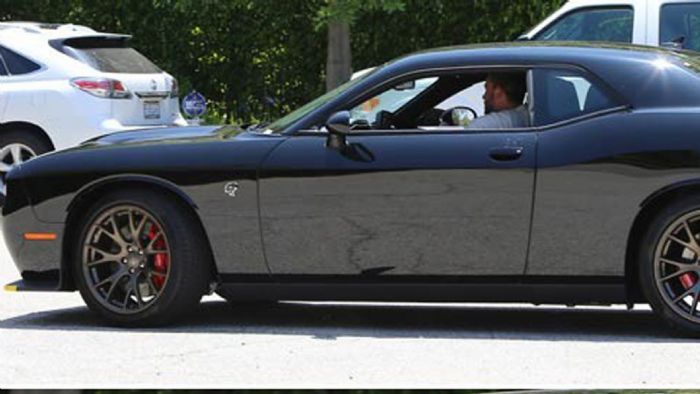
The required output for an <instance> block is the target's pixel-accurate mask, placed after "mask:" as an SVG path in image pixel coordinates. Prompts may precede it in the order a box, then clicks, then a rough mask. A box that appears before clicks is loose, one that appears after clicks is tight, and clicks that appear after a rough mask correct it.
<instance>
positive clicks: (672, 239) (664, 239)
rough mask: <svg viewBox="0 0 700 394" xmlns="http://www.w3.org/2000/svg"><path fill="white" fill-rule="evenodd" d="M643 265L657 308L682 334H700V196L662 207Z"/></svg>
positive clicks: (644, 247) (647, 239)
mask: <svg viewBox="0 0 700 394" xmlns="http://www.w3.org/2000/svg"><path fill="white" fill-rule="evenodd" d="M640 264H641V266H640V269H639V274H640V281H641V285H642V289H643V291H644V294H645V295H646V297H647V300H648V301H649V303H650V304H651V306H652V308H653V309H654V311H655V312H656V313H657V314H658V315H660V316H661V317H662V318H663V319H664V321H666V323H668V324H669V325H670V326H671V327H672V328H674V329H676V330H677V331H679V332H680V333H682V334H685V335H692V336H700V308H699V306H700V305H699V304H698V301H699V300H700V196H689V197H685V198H682V199H678V200H675V201H673V202H672V203H670V204H668V205H667V206H666V207H664V208H663V209H661V211H660V212H659V213H658V215H656V217H655V219H653V220H652V222H651V224H650V226H649V229H648V231H647V233H646V236H645V238H644V239H643V242H642V244H641V254H640Z"/></svg>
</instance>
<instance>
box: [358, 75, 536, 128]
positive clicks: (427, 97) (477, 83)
mask: <svg viewBox="0 0 700 394" xmlns="http://www.w3.org/2000/svg"><path fill="white" fill-rule="evenodd" d="M521 74H522V78H523V80H525V79H526V76H527V73H526V72H524V71H523V72H522V73H521ZM487 76H488V74H487V73H485V72H479V73H462V74H446V75H440V76H434V77H431V78H422V79H418V80H412V81H404V82H401V83H399V84H397V85H395V86H394V87H392V88H391V89H389V90H387V91H384V92H382V93H381V94H379V95H375V96H373V97H372V98H371V99H369V100H366V101H364V102H363V103H362V104H360V105H358V106H356V107H354V108H353V109H352V110H351V113H352V117H351V118H352V119H351V126H352V129H353V130H412V129H413V130H415V129H421V130H433V129H435V128H440V129H445V130H449V129H455V130H464V129H465V127H466V126H468V124H469V122H470V121H472V120H474V119H475V118H477V117H479V116H483V115H484V109H483V98H482V96H483V92H484V84H485V81H486V78H487ZM426 82H429V84H428V86H427V87H426V86H424V85H426ZM421 85H423V86H421ZM390 90H394V91H398V92H401V93H402V95H403V97H401V98H397V97H392V99H393V100H389V101H392V102H382V100H384V101H387V100H385V99H386V98H387V97H386V96H387V92H389V91H390ZM526 100H527V98H526ZM396 101H399V102H401V101H405V102H403V103H401V105H400V106H399V107H398V108H396V109H394V108H392V107H393V106H395V102H396ZM392 104H394V105H392ZM392 109H393V110H392Z"/></svg>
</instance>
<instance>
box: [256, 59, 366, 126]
mask: <svg viewBox="0 0 700 394" xmlns="http://www.w3.org/2000/svg"><path fill="white" fill-rule="evenodd" d="M371 74H373V72H369V73H367V74H365V75H362V76H360V77H358V78H355V79H351V80H349V81H348V82H345V83H344V84H342V85H340V86H338V87H337V88H335V89H333V90H331V91H330V92H328V93H326V94H324V95H323V96H321V97H318V98H317V99H315V100H313V101H311V102H309V103H307V104H306V105H304V106H302V107H301V108H299V109H297V110H295V111H293V112H291V113H290V114H288V115H286V116H284V117H282V118H280V119H278V120H276V121H275V122H273V123H271V124H270V125H269V126H267V129H266V131H265V132H267V133H279V132H281V131H283V130H285V129H286V128H287V127H289V126H290V125H292V124H293V123H295V122H296V121H298V120H299V119H301V118H303V117H304V116H306V115H308V114H310V113H311V112H313V111H315V110H316V109H318V108H320V107H322V106H323V105H325V104H326V103H328V102H329V101H331V100H333V99H334V98H336V97H338V96H339V95H341V94H342V93H344V92H345V91H346V90H348V89H350V88H351V87H353V86H355V85H357V84H358V83H359V82H360V81H363V80H364V79H365V78H367V77H368V76H369V75H371Z"/></svg>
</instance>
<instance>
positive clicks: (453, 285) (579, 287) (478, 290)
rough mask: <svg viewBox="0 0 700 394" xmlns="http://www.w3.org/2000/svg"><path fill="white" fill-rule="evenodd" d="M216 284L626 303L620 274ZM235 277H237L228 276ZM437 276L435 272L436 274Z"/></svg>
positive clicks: (278, 296)
mask: <svg viewBox="0 0 700 394" xmlns="http://www.w3.org/2000/svg"><path fill="white" fill-rule="evenodd" d="M223 279H224V282H223V283H221V284H220V287H222V288H226V289H227V290H228V291H230V292H231V293H232V294H235V295H237V296H239V297H240V299H241V300H298V301H397V302H401V301H403V302H527V303H535V304H540V303H541V304H548V303H551V304H618V303H621V304H623V303H627V301H628V300H627V297H626V292H625V283H624V280H623V279H622V278H605V279H604V280H595V281H590V282H581V281H568V282H567V281H564V282H563V283H562V282H554V283H553V282H550V281H543V279H544V278H538V279H537V281H536V283H529V282H528V281H520V282H503V281H501V282H496V281H493V280H491V279H490V280H488V282H483V281H479V280H478V279H477V280H475V279H474V278H470V279H469V280H466V281H439V280H435V281H424V282H423V281H422V282H412V281H407V280H406V279H405V278H401V280H399V281H394V280H386V281H376V280H373V281H361V280H360V281H358V280H357V279H355V280H354V281H353V280H338V278H328V279H327V280H320V279H321V278H314V279H316V280H309V279H310V278H299V279H300V280H298V281H294V280H289V279H291V278H284V279H285V280H284V281H280V280H277V281H274V282H272V281H264V280H263V281H242V280H241V278H234V277H230V276H228V275H227V276H225V277H224V278H223ZM232 279H238V280H232ZM436 279H437V278H436Z"/></svg>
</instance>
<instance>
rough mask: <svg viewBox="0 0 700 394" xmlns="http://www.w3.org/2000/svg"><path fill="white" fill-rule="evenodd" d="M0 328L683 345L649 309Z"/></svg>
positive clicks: (295, 306)
mask: <svg viewBox="0 0 700 394" xmlns="http://www.w3.org/2000/svg"><path fill="white" fill-rule="evenodd" d="M0 329H39V330H69V331H70V330H75V331H125V332H126V331H128V332H133V331H141V332H158V333H163V332H166V333H167V332H170V333H203V334H205V333H224V334H227V333H228V334H266V335H306V336H313V337H316V338H320V339H329V340H332V339H335V338H338V337H372V338H462V339H470V338H474V339H477V338H498V339H512V340H547V341H553V340H554V341H596V342H684V341H692V342H695V341H694V340H692V339H684V338H679V337H674V335H673V333H672V332H670V331H669V330H667V329H666V327H665V326H664V324H663V323H662V322H661V321H660V320H659V319H658V318H657V317H656V316H655V315H654V314H653V313H652V312H650V311H647V310H644V311H634V310H633V311H623V310H615V309H608V310H606V309H604V308H601V309H555V308H547V307H522V308H514V307H511V306H509V307H500V308H499V307H497V306H494V307H481V306H478V307H477V306H464V305H459V306H444V305H439V306H436V305H430V304H426V305H418V306H416V305H415V304H412V305H395V304H394V305H374V304H369V305H368V304H360V305H349V304H309V303H261V304H248V305H229V304H227V303H226V302H205V303H203V304H202V306H201V308H200V309H199V311H197V312H196V313H194V314H192V315H190V316H188V317H187V318H186V319H185V320H184V323H180V324H176V325H173V326H168V327H165V328H158V329H121V328H113V327H108V326H105V325H104V322H103V321H102V320H100V319H99V318H97V317H96V316H95V315H93V314H92V313H90V311H89V310H88V309H87V308H84V307H80V308H69V309H61V310H52V311H45V312H35V313H30V314H27V315H22V316H17V317H13V318H10V319H6V320H2V321H0Z"/></svg>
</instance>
